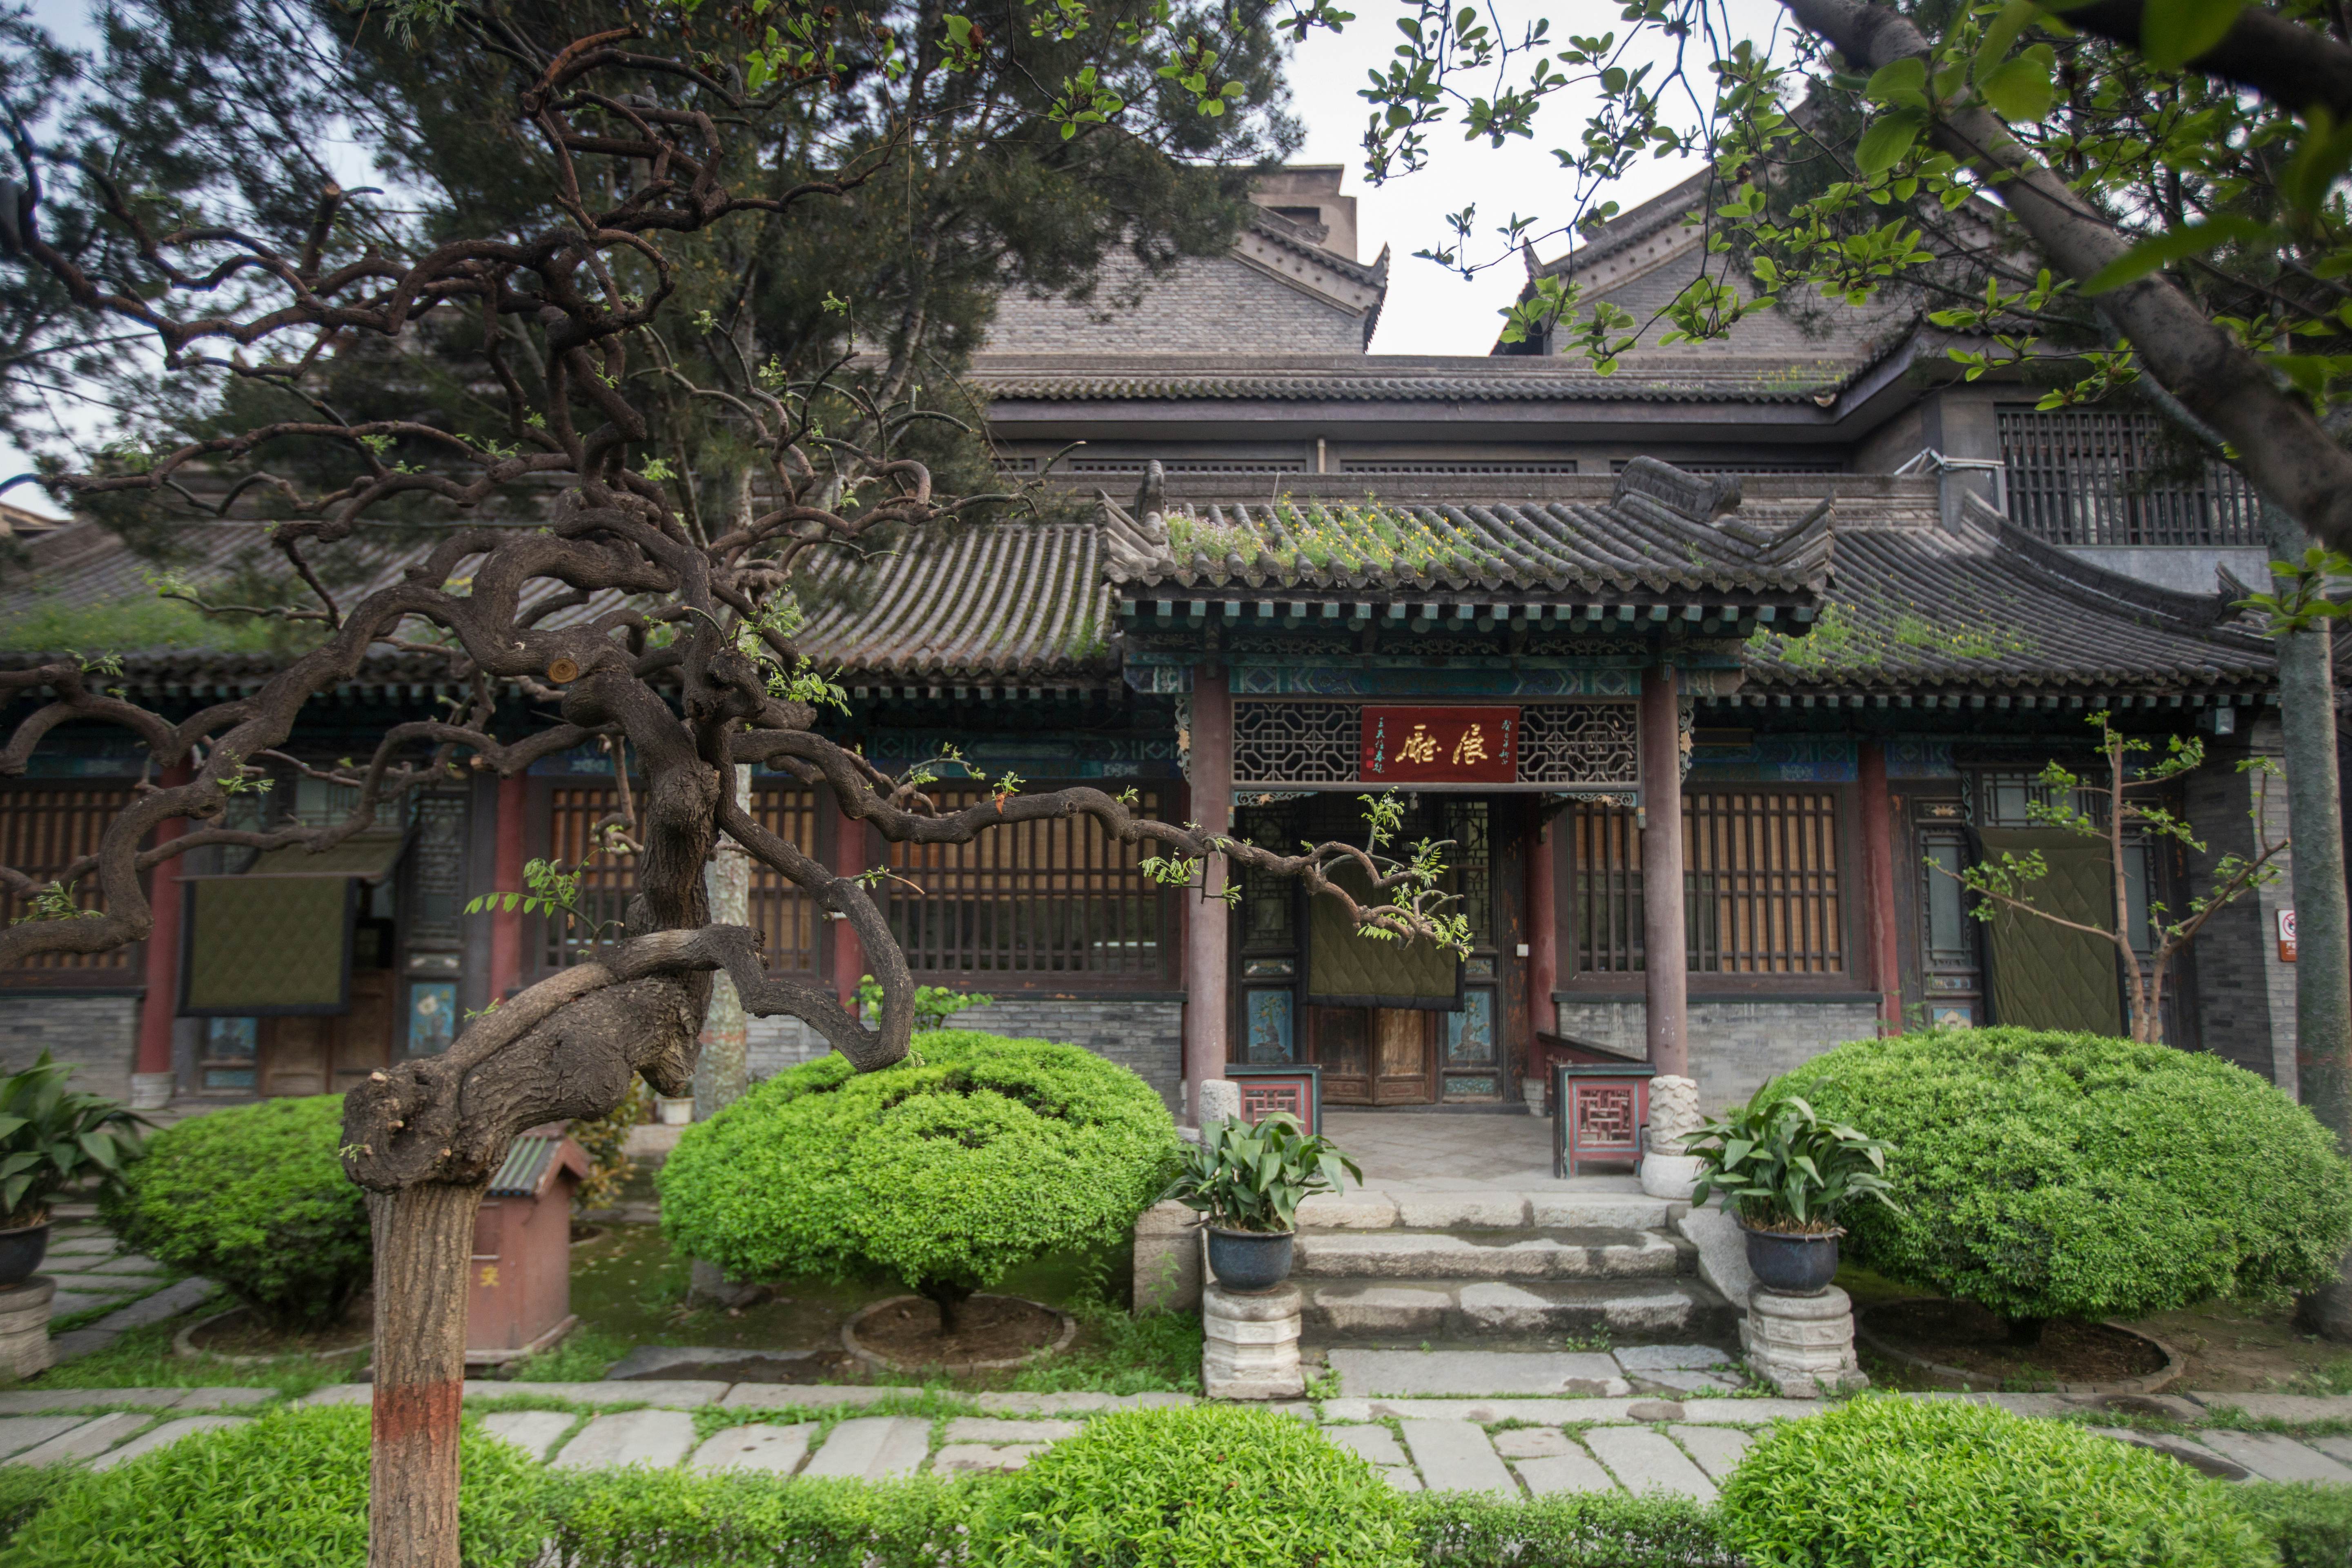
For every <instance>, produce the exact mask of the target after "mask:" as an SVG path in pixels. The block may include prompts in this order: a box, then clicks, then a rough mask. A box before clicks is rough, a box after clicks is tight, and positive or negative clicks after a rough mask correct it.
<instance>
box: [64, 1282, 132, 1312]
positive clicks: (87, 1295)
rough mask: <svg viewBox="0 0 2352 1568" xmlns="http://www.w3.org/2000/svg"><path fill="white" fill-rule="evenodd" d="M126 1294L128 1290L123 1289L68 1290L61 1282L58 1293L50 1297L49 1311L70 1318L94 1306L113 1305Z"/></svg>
mask: <svg viewBox="0 0 2352 1568" xmlns="http://www.w3.org/2000/svg"><path fill="white" fill-rule="evenodd" d="M126 1294H128V1292H126V1291H121V1290H113V1291H105V1292H100V1291H96V1290H68V1289H66V1288H65V1286H64V1285H62V1284H60V1285H59V1286H58V1293H57V1294H56V1295H54V1296H52V1297H50V1298H49V1311H50V1313H51V1315H53V1316H55V1317H59V1318H69V1317H71V1316H73V1314H75V1313H76V1312H87V1311H89V1310H90V1309H91V1308H92V1307H111V1306H112V1305H114V1303H116V1302H117V1301H120V1300H122V1298H123V1297H124V1296H125V1295H126Z"/></svg>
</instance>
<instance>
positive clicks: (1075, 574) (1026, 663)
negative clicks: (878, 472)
mask: <svg viewBox="0 0 2352 1568" xmlns="http://www.w3.org/2000/svg"><path fill="white" fill-rule="evenodd" d="M1101 557H1102V551H1101V545H1100V542H1099V538H1098V536H1097V531H1096V530H1095V529H1093V528H1091V527H1087V526H1085V525H1083V524H1056V525H1053V526H1032V525H1018V524H998V525H995V526H992V527H986V528H976V529H973V530H971V531H969V532H967V533H964V534H962V535H961V536H959V537H957V538H955V539H953V540H949V541H932V542H927V543H924V544H922V545H920V546H919V547H918V548H917V549H915V550H912V551H910V552H908V553H906V554H903V555H896V556H888V557H881V558H877V559H872V560H866V559H858V558H852V557H850V556H848V555H847V554H846V553H836V554H835V556H834V557H833V558H832V559H831V560H829V561H827V562H826V563H824V564H823V565H821V566H819V567H818V568H816V570H815V571H814V574H813V575H814V578H815V584H814V590H813V591H812V592H811V594H810V595H808V598H809V618H808V622H807V625H806V626H805V627H804V628H803V631H802V632H801V634H800V636H799V638H798V639H797V640H798V641H799V643H800V646H801V647H802V648H803V649H804V650H805V651H806V652H808V653H809V654H810V655H812V656H813V657H814V658H815V659H816V660H817V661H818V663H819V664H821V665H825V666H834V665H839V666H841V667H843V668H845V669H848V670H851V671H854V672H856V673H860V674H868V675H874V676H897V677H902V678H903V677H914V676H935V675H936V676H954V675H959V674H962V675H971V676H999V677H1002V676H1008V675H1013V674H1020V675H1023V676H1029V675H1034V676H1038V677H1041V678H1042V677H1053V676H1063V675H1090V674H1101V673H1108V672H1112V671H1115V670H1116V668H1117V658H1116V657H1115V654H1114V652H1113V650H1112V647H1111V645H1110V640H1109V635H1110V626H1111V617H1110V595H1109V591H1108V588H1107V587H1106V586H1105V585H1104V582H1103V575H1102V559H1101Z"/></svg>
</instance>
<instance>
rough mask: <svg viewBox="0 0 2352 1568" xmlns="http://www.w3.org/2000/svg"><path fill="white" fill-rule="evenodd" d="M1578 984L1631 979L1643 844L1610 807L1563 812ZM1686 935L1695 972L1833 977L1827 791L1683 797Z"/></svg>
mask: <svg viewBox="0 0 2352 1568" xmlns="http://www.w3.org/2000/svg"><path fill="white" fill-rule="evenodd" d="M1570 811H1571V815H1570V822H1569V833H1570V840H1569V842H1570V853H1571V854H1572V855H1573V856H1574V857H1575V870H1574V880H1573V882H1572V884H1571V892H1570V898H1571V900H1572V905H1571V908H1572V918H1573V919H1574V921H1575V922H1576V928H1575V929H1576V935H1575V941H1576V961H1577V962H1576V966H1577V969H1578V971H1579V972H1580V973H1595V974H1608V973H1639V972H1640V971H1641V970H1642V968H1643V963H1644V958H1645V955H1644V952H1643V941H1642V836H1641V833H1640V830H1639V828H1638V827H1637V826H1635V818H1634V814H1633V811H1632V810H1631V809H1629V808H1627V807H1625V806H1622V805H1616V804H1615V803H1613V802H1607V801H1580V802H1578V803H1577V804H1576V805H1574V806H1573V807H1571V808H1570ZM1683 932H1684V946H1685V960H1686V962H1687V963H1688V966H1689V968H1690V969H1691V971H1692V972H1693V973H1706V974H1754V975H1770V974H1786V975H1795V974H1839V973H1844V971H1845V967H1846V960H1845V910H1844V893H1843V886H1842V867H1841V856H1840V852H1839V845H1838V817H1837V796H1836V795H1834V794H1833V793H1832V792H1830V791H1827V790H1780V789H1758V790H1738V789H1729V790H1694V791H1691V792H1689V793H1687V794H1685V795H1684V796H1683Z"/></svg>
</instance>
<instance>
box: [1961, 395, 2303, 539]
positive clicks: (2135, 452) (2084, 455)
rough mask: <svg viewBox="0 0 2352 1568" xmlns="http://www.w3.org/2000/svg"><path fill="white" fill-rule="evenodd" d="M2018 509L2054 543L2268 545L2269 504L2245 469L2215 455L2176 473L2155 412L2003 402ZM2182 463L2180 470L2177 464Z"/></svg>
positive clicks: (2014, 514)
mask: <svg viewBox="0 0 2352 1568" xmlns="http://www.w3.org/2000/svg"><path fill="white" fill-rule="evenodd" d="M1996 412H1997V415H1998V418H1999V421H2000V455H2001V460H2002V461H2003V462H2004V463H2006V464H2008V466H2009V515H2010V518H2011V521H2014V522H2016V523H2017V524H2018V526H2019V527H2021V528H2023V529H2025V530H2027V531H2030V532H2032V533H2033V534H2034V535H2035V536H2036V537H2038V538H2041V539H2044V540H2047V541H2048V542H2051V543H2053V544H2135V545H2165V544H2184V545H2207V546H2221V545H2259V544H2261V543H2262V542H2263V532H2262V513H2261V504H2262V503H2261V502H2260V501H2259V500H2257V499H2256V497H2255V495H2254V492H2253V489H2252V487H2251V486H2249V485H2248V484H2247V483H2246V481H2245V480H2244V479H2242V478H2241V477H2240V476H2239V474H2238V472H2237V470H2236V469H2234V468H2231V467H2230V466H2229V465H2228V464H2226V463H2220V462H2212V461H2208V462H2207V463H2205V465H2204V468H2203V472H2202V474H2201V476H2200V478H2198V479H2195V480H2193V481H2190V482H2188V483H2183V482H2181V481H2180V480H2179V479H2177V478H2173V477H2169V475H2168V468H2167V458H2168V455H2169V451H2168V447H2167V445H2166V444H2165V442H2164V441H2163V440H2162V438H2161V437H2162V434H2163V433H2162V430H2161V429H2160V427H2159V426H2158V420H2157V418H2156V416H2154V415H2152V414H2137V413H2125V412H2121V411H2117V410H2112V409H2087V408H2065V409H2053V410H2050V411H2048V412H2044V411H2042V410H2041V409H2036V408H2026V407H2004V408H2000V409H1999V410H1997V411H1996ZM2178 467H2179V465H2178V462H2177V460H2176V461H2175V462H2174V463H2173V465H2172V468H2173V469H2176V470H2177V468H2178Z"/></svg>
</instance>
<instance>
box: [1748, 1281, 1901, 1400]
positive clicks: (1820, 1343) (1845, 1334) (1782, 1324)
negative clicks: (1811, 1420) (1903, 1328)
mask: <svg viewBox="0 0 2352 1568" xmlns="http://www.w3.org/2000/svg"><path fill="white" fill-rule="evenodd" d="M1739 1348H1740V1349H1741V1350H1742V1351H1743V1352H1746V1354H1747V1357H1748V1370H1749V1371H1751V1372H1753V1373H1755V1374H1756V1375H1757V1376H1759V1377H1760V1378H1762V1379H1763V1380H1764V1381H1765V1382H1767V1383H1769V1384H1774V1385H1775V1386H1776V1387H1778V1388H1779V1389H1780V1393H1781V1394H1783V1395H1785V1396H1786V1397H1788V1398H1790V1399H1818V1398H1820V1397H1821V1396H1822V1394H1839V1393H1845V1392H1848V1391H1851V1390H1853V1389H1859V1388H1867V1387H1868V1386H1870V1379H1869V1378H1868V1377H1866V1376H1864V1374H1863V1371H1862V1363H1860V1362H1858V1361H1856V1360H1855V1359H1854V1354H1853V1299H1852V1298H1851V1297H1849V1296H1848V1295H1847V1294H1846V1293H1845V1292H1844V1291H1843V1290H1841V1289H1838V1288H1837V1287H1836V1286H1834V1285H1832V1286H1831V1287H1830V1288H1829V1289H1826V1290H1822V1291H1821V1292H1819V1293H1817V1294H1814V1295H1811V1296H1789V1295H1783V1294H1782V1293H1781V1292H1780V1291H1778V1290H1768V1289H1765V1288H1764V1287H1763V1286H1761V1285H1759V1286H1757V1287H1756V1288H1755V1289H1752V1290H1751V1291H1749V1292H1748V1316H1747V1318H1746V1319H1745V1320H1743V1321H1741V1323H1740V1325H1739Z"/></svg>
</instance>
